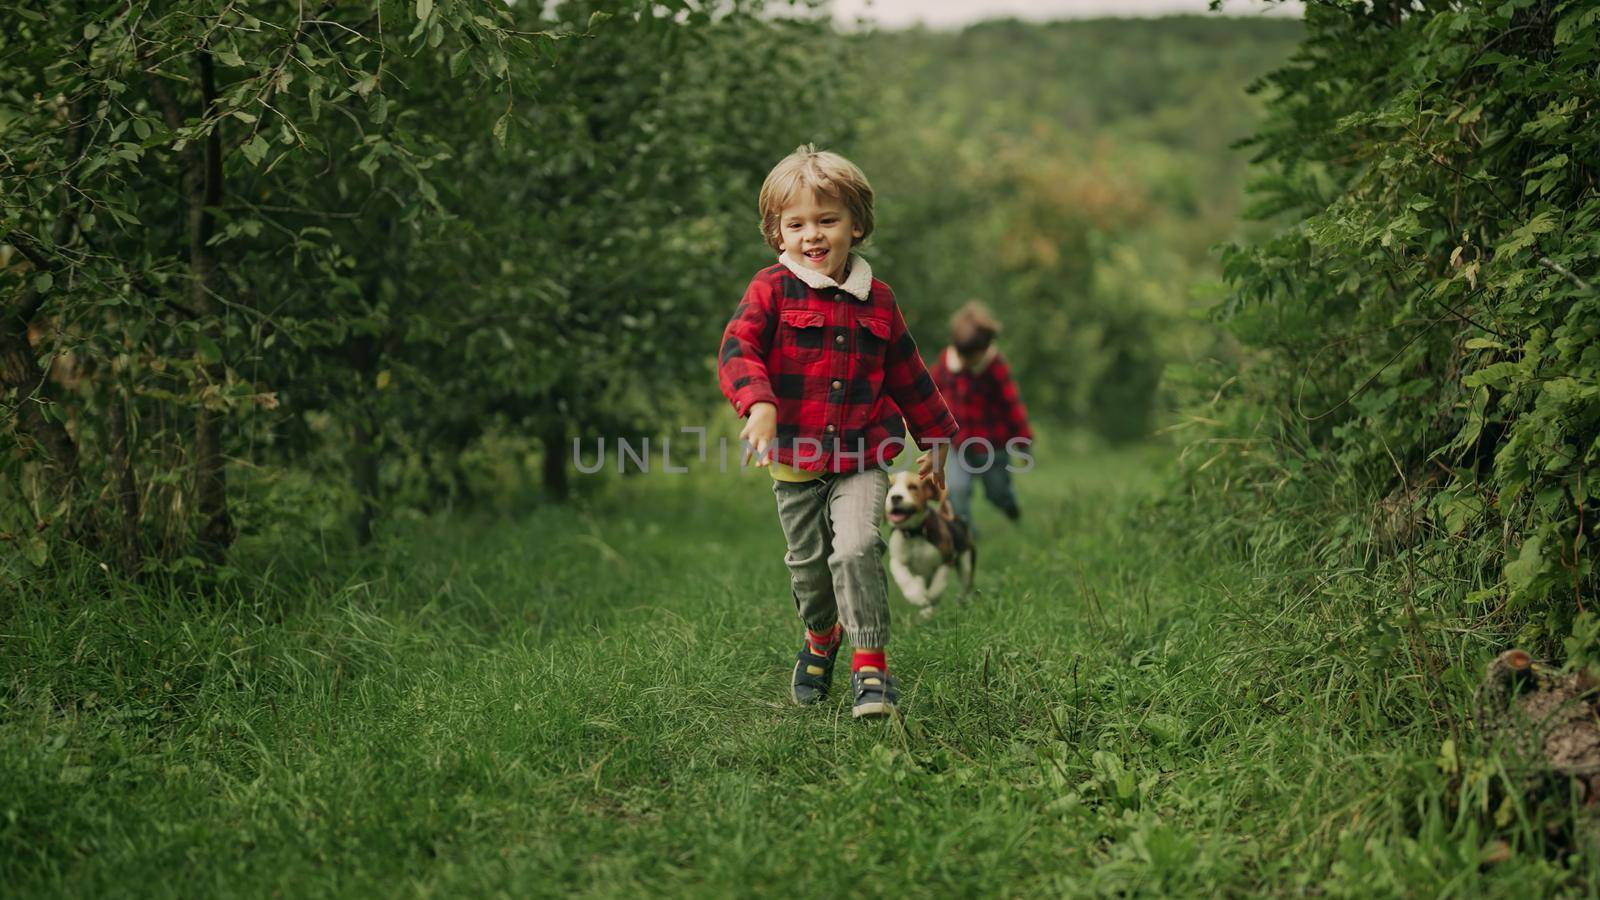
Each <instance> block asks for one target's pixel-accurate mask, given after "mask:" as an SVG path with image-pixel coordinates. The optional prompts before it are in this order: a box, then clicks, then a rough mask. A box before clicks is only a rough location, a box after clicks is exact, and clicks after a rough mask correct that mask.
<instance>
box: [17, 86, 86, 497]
mask: <svg viewBox="0 0 1600 900" xmlns="http://www.w3.org/2000/svg"><path fill="white" fill-rule="evenodd" d="M88 110H89V103H88V100H87V99H86V98H82V97H80V98H79V99H77V100H75V101H73V103H72V104H71V105H70V106H69V107H68V109H67V118H68V130H67V137H66V145H65V147H64V148H63V153H62V156H63V157H64V158H65V160H66V166H65V167H64V169H66V170H71V169H72V168H73V167H74V165H75V164H76V163H77V161H78V158H79V157H81V156H82V155H83V129H84V118H85V116H87V115H88ZM60 194H61V205H60V208H59V209H57V210H56V221H55V224H54V226H53V227H52V228H51V231H50V242H51V245H50V247H49V248H45V251H44V252H39V248H36V247H30V246H29V245H28V244H27V243H25V242H22V241H20V240H18V239H17V238H16V237H13V238H11V240H12V241H13V242H14V243H15V246H16V247H17V249H18V250H19V251H20V252H21V253H22V255H23V256H25V257H27V258H28V259H29V260H30V261H31V262H33V264H34V266H35V267H36V268H38V269H40V270H42V271H46V272H53V271H55V270H56V269H57V268H58V266H57V265H55V264H54V263H53V261H52V260H51V259H49V258H48V254H49V252H51V251H54V250H56V249H57V248H59V247H61V246H62V245H64V244H65V243H66V242H67V241H68V240H70V239H71V238H72V232H73V228H74V227H75V226H76V223H77V211H78V200H77V198H76V196H75V195H74V194H73V192H72V190H71V188H70V186H69V185H63V186H62V188H61V191H60ZM44 301H45V296H44V293H43V292H41V291H40V290H39V289H38V288H37V287H36V286H35V285H31V284H30V285H29V286H28V287H27V288H26V289H25V290H24V291H23V292H22V296H21V297H19V298H18V299H17V302H16V305H15V306H12V307H11V308H10V309H8V310H6V312H5V315H4V316H3V318H0V394H9V393H10V392H12V391H15V392H16V401H15V402H16V406H15V407H14V408H15V410H16V413H15V415H16V417H17V421H16V422H15V423H14V424H13V427H14V429H15V430H16V431H17V432H18V433H20V435H21V436H22V437H24V438H26V439H29V440H31V441H32V442H33V444H34V446H35V447H37V448H38V449H39V450H40V451H42V452H43V455H44V463H45V470H46V481H47V482H48V484H49V486H50V489H51V492H52V493H53V494H54V495H55V496H54V498H53V499H54V500H55V501H56V502H57V503H59V502H61V501H68V503H69V506H68V510H69V512H68V515H69V516H70V515H72V512H73V507H72V505H71V501H72V500H73V499H74V496H73V495H74V494H75V493H76V490H77V484H78V475H79V471H78V445H77V444H76V443H74V442H73V440H72V435H70V434H68V433H67V429H66V426H65V425H63V424H62V423H61V421H60V419H59V418H58V419H56V420H51V419H49V418H47V417H46V416H45V414H44V408H45V405H47V404H50V403H53V402H54V400H55V396H54V395H55V388H54V386H53V385H51V383H50V381H49V380H48V378H47V377H46V373H45V371H44V369H42V368H41V367H40V366H39V357H38V356H37V355H36V354H35V353H34V350H33V345H32V344H31V343H29V342H28V326H29V325H30V324H32V323H33V319H34V317H35V316H37V315H38V314H39V310H40V308H41V307H43V306H44Z"/></svg>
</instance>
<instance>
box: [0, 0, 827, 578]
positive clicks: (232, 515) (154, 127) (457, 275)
mask: <svg viewBox="0 0 1600 900" xmlns="http://www.w3.org/2000/svg"><path fill="white" fill-rule="evenodd" d="M600 6H601V5H600V4H588V3H576V2H574V3H562V4H554V5H551V4H516V5H512V6H507V5H505V4H502V3H498V2H490V0H459V2H450V0H439V2H434V0H406V2H396V0H381V2H380V0H371V2H364V3H333V2H326V3H322V4H320V5H306V4H298V5H297V4H269V3H258V4H251V3H233V4H228V5H226V6H224V7H217V6H216V5H215V4H209V3H197V2H171V3H160V4H136V5H128V4H120V3H102V2H87V0H84V2H78V3H77V4H76V5H75V6H74V7H73V8H72V9H71V10H69V11H65V12H63V11H60V10H56V9H53V8H52V7H50V6H49V5H47V4H24V5H22V6H20V7H17V8H16V9H15V11H14V13H8V23H7V27H6V29H5V30H4V32H3V33H0V142H3V144H4V147H5V154H4V156H3V157H0V192H3V194H0V242H3V243H4V245H5V250H4V252H5V253H6V256H5V257H4V259H3V263H4V265H3V267H0V291H4V292H5V296H6V297H7V300H6V306H5V309H4V315H3V327H0V354H3V360H4V365H3V367H0V375H3V385H0V386H3V390H4V404H5V406H4V417H3V419H0V428H3V430H4V434H5V435H6V438H7V442H8V444H9V446H8V447H7V448H6V449H5V451H4V452H3V454H0V473H3V475H4V479H3V482H0V517H3V518H0V535H3V541H4V542H5V543H6V544H9V545H10V546H11V547H13V548H17V549H20V550H21V551H23V553H24V554H25V555H26V556H28V557H29V558H31V559H32V560H34V561H35V562H36V563H37V562H42V561H44V560H45V559H46V558H47V557H48V556H49V554H50V552H51V548H52V547H53V546H56V545H58V544H63V543H69V542H70V543H77V544H81V545H84V546H87V547H90V548H91V549H93V550H95V551H96V552H98V553H100V554H101V555H102V557H103V558H106V559H108V560H116V561H120V562H121V563H122V564H123V565H124V566H125V567H127V568H130V569H131V568H134V567H136V566H138V565H140V561H141V560H164V561H166V562H167V564H169V565H186V564H194V563H199V562H203V561H205V560H207V559H211V560H215V559H220V558H221V556H222V554H223V552H224V551H225V550H226V548H227V547H228V546H229V545H230V544H231V543H232V542H233V540H234V538H235V537H236V536H237V535H238V534H239V533H240V531H241V530H243V531H245V532H246V533H248V532H251V531H259V530H262V529H270V528H293V527H296V526H297V525H303V524H305V523H304V521H303V519H304V517H305V516H306V515H307V514H308V511H309V512H310V513H312V514H324V513H327V512H328V511H330V510H336V509H337V508H338V507H339V506H340V504H339V503H338V502H335V501H332V500H329V499H327V498H328V497H330V496H332V497H337V496H341V495H343V496H349V497H355V498H357V499H355V500H353V501H348V502H346V503H344V504H343V505H344V506H346V507H349V506H352V505H353V506H354V507H355V508H354V509H347V510H346V511H347V512H351V513H353V514H354V516H355V521H356V525H357V531H358V532H359V533H360V534H362V535H363V536H365V535H367V534H370V530H371V526H372V522H373V519H374V517H375V516H376V514H377V512H378V510H379V509H380V508H382V506H383V505H384V501H385V500H396V499H398V500H402V501H411V502H420V503H428V502H431V501H434V500H439V499H443V500H448V499H450V498H452V497H453V496H455V495H457V494H459V493H460V492H461V491H463V490H466V489H467V488H466V487H464V486H463V485H462V484H461V483H460V482H461V473H462V472H463V470H464V467H463V465H462V463H461V460H462V455H463V454H464V453H466V452H467V451H468V450H469V449H470V448H472V447H474V446H478V445H481V444H482V442H483V441H485V440H492V439H495V437H496V436H497V435H498V436H499V437H500V438H501V439H502V440H503V441H508V442H509V443H504V444H503V446H504V447H505V448H506V450H505V453H506V455H511V456H517V457H521V456H523V455H526V454H528V453H530V452H533V451H535V450H536V449H537V448H539V447H540V446H541V443H542V445H543V447H544V448H546V449H548V450H549V451H550V452H546V453H544V454H543V456H544V458H545V459H546V460H553V461H555V463H556V464H554V465H547V466H546V472H547V476H548V481H549V482H550V486H551V487H552V489H553V490H556V491H557V492H559V491H560V490H561V489H562V488H563V485H564V479H563V476H564V472H565V470H564V468H563V467H562V466H561V465H559V462H560V460H562V459H564V458H565V457H566V455H567V452H568V451H567V449H566V442H567V441H569V440H570V439H571V438H572V437H575V436H577V434H579V433H582V432H584V431H586V430H589V431H600V430H607V431H611V432H613V433H614V432H615V431H616V430H619V429H631V430H634V431H638V430H642V429H648V428H652V427H656V426H659V425H660V424H661V423H663V422H664V421H666V420H667V418H668V416H669V411H670V409H671V405H670V404H671V401H672V400H673V397H674V396H676V395H678V394H675V393H674V392H672V391H666V392H655V391H646V390H643V389H641V386H642V385H645V384H650V385H653V386H654V385H673V384H699V383H700V382H702V381H703V380H704V379H705V378H706V373H705V371H704V363H703V361H702V360H701V359H700V358H699V356H698V355H692V354H685V353H683V352H682V346H681V345H680V344H679V343H678V342H677V341H676V339H675V336H676V332H678V331H679V329H681V328H682V327H683V325H682V323H683V322H692V323H695V324H696V325H697V326H698V324H699V323H702V322H708V321H710V320H711V319H712V318H713V317H714V315H715V313H713V309H716V310H718V311H720V310H721V308H722V307H723V306H724V305H725V304H724V303H723V302H722V299H723V298H725V297H727V296H731V295H735V294H736V292H737V290H738V289H739V287H740V278H741V277H742V276H740V275H739V273H740V272H741V271H743V272H745V273H748V271H750V270H751V269H752V268H754V267H755V266H756V265H757V264H758V263H759V256H760V246H759V243H757V242H753V241H750V240H747V237H748V235H747V232H749V231H750V226H749V220H750V218H751V216H750V214H749V212H748V206H749V198H750V197H751V196H753V195H754V193H755V186H756V184H757V183H758V180H759V178H760V176H761V174H762V172H763V171H764V166H765V165H767V164H769V162H770V160H772V159H774V158H776V157H777V156H778V155H780V154H781V153H782V152H784V151H786V150H788V149H792V148H793V146H794V145H795V144H796V143H798V142H799V141H800V140H801V139H804V138H816V139H819V140H830V139H832V138H833V134H832V133H830V132H829V131H828V130H827V127H826V126H823V127H822V128H821V130H820V131H819V130H818V128H817V127H816V126H815V125H814V124H813V123H812V121H811V120H812V119H813V118H814V116H813V115H812V113H813V112H814V111H815V110H819V109H823V108H831V107H830V106H829V104H830V100H831V98H832V96H833V95H832V93H830V91H829V90H827V89H826V88H825V87H824V88H823V89H818V90H811V91H807V92H805V93H803V94H798V93H795V92H793V91H792V90H791V89H790V82H789V80H788V79H787V78H786V76H785V75H784V70H785V67H786V64H787V62H788V61H791V60H797V59H799V58H800V57H801V56H802V55H803V54H805V53H806V52H807V48H808V46H809V45H810V42H811V41H813V40H814V39H815V37H814V36H815V35H816V34H818V31H817V29H815V28H814V27H813V26H812V25H811V24H810V23H808V22H806V21H805V20H803V19H799V20H797V19H792V18H778V19H773V18H769V17H767V16H765V15H763V14H762V7H761V4H760V3H758V2H756V3H737V4H732V5H729V4H722V3H712V4H692V3H668V4H655V3H645V2H639V3H620V4H619V3H607V4H603V6H604V11H603V12H602V11H600V10H599V7H600ZM713 10H715V14H713ZM736 87H737V88H740V90H735V88H736ZM707 259H716V260H719V261H738V260H744V262H742V263H740V264H734V265H718V266H713V267H708V266H706V265H705V261H706V260H707ZM679 394H681V392H679ZM341 483H346V484H349V485H351V487H350V488H349V489H341V488H340V487H339V485H340V484H341Z"/></svg>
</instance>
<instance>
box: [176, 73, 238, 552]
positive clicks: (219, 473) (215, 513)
mask: <svg viewBox="0 0 1600 900" xmlns="http://www.w3.org/2000/svg"><path fill="white" fill-rule="evenodd" d="M197 55H198V58H199V59H198V61H199V65H200V90H201V107H200V108H201V115H202V116H207V115H210V114H211V107H212V102H213V101H214V100H215V99H216V95H217V89H216V73H215V70H214V65H213V63H212V59H211V53H210V52H209V51H206V50H201V51H200V52H199V54H197ZM184 187H185V191H184V193H185V195H186V199H187V200H188V204H189V269H190V276H191V277H190V282H189V302H190V308H192V309H193V310H194V311H195V312H196V313H198V314H199V315H200V317H201V329H202V337H205V335H204V331H205V330H214V328H211V327H209V326H211V322H209V321H207V320H209V319H211V318H213V317H214V316H215V314H216V302H215V300H214V299H213V297H214V296H215V294H216V264H215V261H214V260H213V259H212V258H211V248H210V247H209V246H207V245H208V244H209V243H210V241H211V237H212V234H213V233H214V232H215V230H216V216H215V214H214V213H213V210H214V209H215V208H216V207H217V204H218V203H220V202H221V200H222V126H221V123H218V124H217V125H215V126H213V127H212V129H211V133H210V134H209V135H207V136H206V140H205V145H204V152H203V153H202V154H201V155H199V156H197V157H191V158H190V161H189V166H188V168H187V171H186V172H185V173H184ZM212 343H213V345H214V346H215V345H216V344H215V341H213V342H212ZM203 347H204V345H202V349H201V350H200V351H199V352H201V353H202V354H203V353H204V352H205V351H204V349H203ZM200 371H201V374H202V376H203V378H204V380H205V381H206V383H207V386H209V385H217V386H220V385H221V384H222V383H223V382H224V380H225V373H226V369H225V368H224V366H223V364H222V361H221V360H216V361H213V362H209V363H205V364H204V365H202V366H201V369H200ZM203 389H204V388H202V390H203ZM223 466H224V462H223V458H222V414H221V412H220V411H218V410H213V409H210V408H208V407H207V406H206V404H205V402H204V401H203V400H202V401H201V402H199V403H198V404H197V406H196V410H195V433H194V476H195V512H196V514H197V515H198V516H199V517H200V553H201V556H202V557H204V558H205V559H208V560H210V561H213V562H216V561H218V560H220V559H221V558H222V556H223V554H224V553H226V552H227V549H228V545H229V544H231V543H233V521H232V519H231V518H229V516H228V479H227V472H226V471H225V469H224V468H223Z"/></svg>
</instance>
